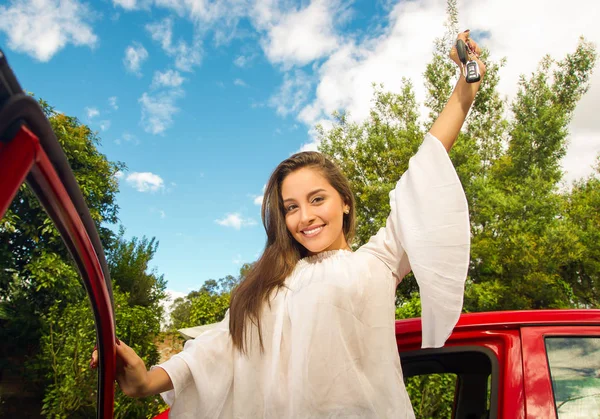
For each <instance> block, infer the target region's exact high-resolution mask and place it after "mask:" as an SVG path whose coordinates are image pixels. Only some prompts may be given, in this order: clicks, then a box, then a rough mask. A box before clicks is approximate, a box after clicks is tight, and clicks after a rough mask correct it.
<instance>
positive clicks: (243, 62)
mask: <svg viewBox="0 0 600 419" xmlns="http://www.w3.org/2000/svg"><path fill="white" fill-rule="evenodd" d="M250 60H251V57H247V56H245V55H240V56H238V57H237V58H236V59H235V60H233V64H235V65H236V66H238V67H240V68H244V67H246V66H247V65H248V63H249V62H250Z"/></svg>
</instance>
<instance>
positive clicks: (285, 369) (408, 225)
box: [92, 31, 485, 418]
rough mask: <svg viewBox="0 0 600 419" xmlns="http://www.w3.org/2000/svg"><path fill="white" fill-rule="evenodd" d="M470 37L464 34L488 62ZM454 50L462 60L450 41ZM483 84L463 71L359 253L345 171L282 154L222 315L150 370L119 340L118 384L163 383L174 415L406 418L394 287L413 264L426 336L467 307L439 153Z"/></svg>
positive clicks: (452, 188) (464, 229) (454, 212)
mask: <svg viewBox="0 0 600 419" xmlns="http://www.w3.org/2000/svg"><path fill="white" fill-rule="evenodd" d="M468 36H469V32H468V31H465V32H463V33H461V34H460V35H459V38H460V39H462V40H464V41H466V42H467V44H468V45H469V47H470V49H471V50H472V52H473V56H472V58H473V59H476V60H477V61H478V64H479V67H480V70H481V72H482V75H483V73H484V72H485V66H484V64H483V63H482V62H480V61H479V60H478V55H479V47H478V46H477V44H476V43H475V42H473V41H471V40H469V39H468ZM450 56H451V58H452V59H453V60H454V61H455V62H456V63H457V64H458V65H460V64H459V61H458V58H457V54H456V50H455V48H453V49H452V52H451V54H450ZM478 89H479V83H473V84H468V83H466V82H465V80H464V77H463V76H462V75H461V77H460V80H459V81H458V83H457V85H456V88H455V90H454V92H453V93H452V95H451V97H450V99H449V101H448V104H447V105H446V107H445V108H444V110H443V111H442V113H441V114H440V115H439V117H438V119H437V120H436V122H435V123H434V124H433V126H432V127H431V130H430V132H429V134H428V135H427V136H426V138H425V140H424V142H423V144H422V145H421V147H420V149H419V151H418V152H417V154H416V155H415V156H414V157H413V158H412V159H411V162H410V165H409V169H408V170H407V172H406V173H405V174H404V175H403V176H402V178H401V179H400V181H399V182H398V184H397V186H396V188H395V189H394V190H393V191H392V192H391V193H390V201H391V212H390V215H389V217H388V219H387V222H386V226H385V227H384V228H382V229H381V230H380V231H379V232H378V233H377V234H376V235H375V236H373V237H372V238H371V239H370V241H369V242H368V243H367V244H365V245H364V246H362V247H361V248H360V249H358V250H357V251H356V252H352V251H351V250H350V246H349V244H350V242H351V240H352V235H353V232H354V210H355V207H354V199H353V195H352V193H351V191H350V188H349V185H348V181H347V180H346V179H345V178H344V176H343V175H342V174H341V173H340V171H339V170H338V169H337V168H336V167H335V166H334V165H333V164H332V163H330V162H329V161H328V160H327V159H325V158H324V157H323V156H321V155H320V154H319V153H299V154H297V155H294V156H292V157H291V158H289V159H287V160H285V161H284V162H283V163H281V164H280V165H279V166H278V167H277V168H276V169H275V171H274V173H273V175H272V176H271V178H270V180H269V182H268V185H267V188H266V191H265V198H264V202H263V208H262V216H263V223H264V224H265V229H266V231H267V237H268V239H267V245H266V247H265V251H264V253H263V255H262V256H261V258H260V259H259V260H258V261H257V263H256V264H255V266H254V268H253V270H252V271H251V272H250V273H249V274H248V275H247V277H246V279H245V280H244V282H243V283H242V284H240V286H239V287H238V288H237V289H236V290H235V292H234V294H233V296H232V301H231V307H230V311H229V312H228V315H227V316H226V318H225V319H224V320H223V321H222V322H221V323H220V324H219V325H218V326H217V327H215V328H214V329H212V330H210V331H208V332H205V333H204V334H202V335H200V336H199V337H197V338H196V339H194V340H193V341H189V342H187V343H186V345H185V349H184V351H183V352H181V353H180V354H178V355H176V356H174V357H173V358H171V359H170V360H169V361H167V362H165V363H164V364H162V365H160V366H157V367H153V368H152V369H151V370H150V371H147V370H146V367H145V365H144V363H143V361H142V360H141V359H140V358H139V357H138V356H137V355H136V354H135V353H134V352H133V350H132V349H131V348H129V347H128V346H127V345H125V344H124V343H120V344H119V345H118V346H117V359H118V371H117V381H118V382H119V385H120V386H121V388H122V390H123V391H124V392H125V394H127V395H129V396H132V397H142V396H147V395H150V394H158V393H162V395H163V397H164V399H165V400H166V401H167V402H168V403H169V404H170V405H171V416H172V417H181V418H198V417H202V418H231V417H235V418H255V417H262V418H313V417H317V418H331V417H340V418H348V417H401V418H412V417H414V414H413V411H412V407H411V404H410V400H409V399H408V394H407V392H406V389H405V387H404V382H403V378H402V370H401V367H400V360H399V357H398V352H397V347H396V341H395V333H394V312H395V307H394V301H395V290H396V287H397V285H398V283H399V282H400V280H401V279H402V277H404V276H405V275H406V274H407V273H408V272H409V271H410V270H411V269H412V271H413V272H414V274H415V277H416V279H417V282H418V284H419V288H420V294H421V302H422V326H423V347H439V346H442V345H443V344H444V342H445V341H446V339H447V338H448V336H449V335H450V333H451V331H452V329H453V327H454V325H455V324H456V321H457V320H458V316H459V314H460V311H461V308H462V299H463V292H464V281H465V278H466V273H467V265H468V258H469V237H470V234H469V221H468V210H467V203H466V199H465V196H464V192H463V190H462V187H461V185H460V182H459V180H458V177H457V175H456V172H455V171H454V168H453V166H452V163H451V162H450V160H449V158H448V156H447V152H448V151H449V150H450V148H451V147H452V145H453V143H454V141H455V140H456V138H457V136H458V133H459V131H460V128H461V126H462V124H463V122H464V120H465V117H466V115H467V113H468V111H469V109H470V107H471V105H472V103H473V100H474V98H475V94H476V92H477V90H478ZM96 362H97V354H96V352H94V354H93V358H92V365H93V366H95V365H96Z"/></svg>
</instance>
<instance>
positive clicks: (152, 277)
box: [107, 227, 166, 310]
mask: <svg viewBox="0 0 600 419" xmlns="http://www.w3.org/2000/svg"><path fill="white" fill-rule="evenodd" d="M157 248H158V241H156V239H155V238H152V239H148V238H146V237H142V238H141V239H138V238H137V237H133V238H132V239H131V240H129V241H127V240H125V228H124V227H121V228H120V229H119V233H118V235H117V236H116V237H115V238H114V239H113V242H112V246H111V247H110V249H109V251H108V252H107V253H108V255H107V257H108V266H109V269H110V276H111V279H112V281H113V283H114V284H115V285H117V286H119V287H120V288H121V290H122V291H124V292H126V293H127V294H128V295H129V298H130V300H129V304H131V305H140V306H144V307H155V309H157V310H158V309H160V306H159V304H158V302H159V301H160V300H162V299H164V298H165V296H166V294H165V292H164V291H165V288H166V282H165V279H164V275H159V274H158V273H157V272H156V270H150V267H149V266H148V265H149V262H150V261H151V260H152V258H153V257H154V254H155V253H156V250H157Z"/></svg>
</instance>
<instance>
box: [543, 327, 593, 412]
mask: <svg viewBox="0 0 600 419" xmlns="http://www.w3.org/2000/svg"><path fill="white" fill-rule="evenodd" d="M545 343H546V351H547V354H548V363H549V365H550V376H551V378H552V389H553V391H554V402H555V404H556V412H557V416H558V417H559V418H560V419H571V418H573V419H574V418H593V417H596V418H597V417H598V414H599V412H600V337H574V336H573V337H547V338H546V339H545Z"/></svg>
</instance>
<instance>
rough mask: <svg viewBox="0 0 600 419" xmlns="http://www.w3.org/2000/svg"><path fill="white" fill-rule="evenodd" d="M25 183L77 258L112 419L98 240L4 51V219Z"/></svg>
mask: <svg viewBox="0 0 600 419" xmlns="http://www.w3.org/2000/svg"><path fill="white" fill-rule="evenodd" d="M23 182H26V183H27V185H28V187H29V188H31V190H32V191H33V192H34V193H35V194H36V196H37V197H38V199H39V201H40V203H41V204H42V206H43V207H44V209H45V210H46V212H47V213H48V215H49V216H50V218H51V219H52V221H53V222H54V224H55V226H56V228H57V230H58V231H59V232H60V234H61V237H62V239H63V241H64V242H65V245H66V246H67V248H68V249H69V252H70V253H71V255H72V256H73V259H74V261H75V264H76V266H77V268H78V270H79V272H80V274H81V277H82V279H83V283H84V285H85V288H86V290H87V293H88V296H89V298H90V300H91V304H92V307H93V310H94V317H95V323H96V335H97V341H98V350H99V358H100V368H98V371H99V380H98V410H97V412H98V414H97V417H98V418H112V416H113V404H114V378H115V325H114V311H113V306H112V288H111V283H110V276H109V272H108V266H107V264H106V259H105V257H104V251H103V249H102V245H101V244H100V238H99V236H98V232H97V231H96V228H95V225H94V223H93V221H92V218H91V216H90V213H89V210H88V208H87V206H86V204H85V202H84V200H83V196H82V194H81V191H80V189H79V186H78V185H77V182H76V180H75V177H74V176H73V172H72V171H71V168H70V166H69V163H68V162H67V159H66V157H65V154H64V152H63V150H62V149H61V147H60V145H59V143H58V141H57V139H56V136H55V135H54V133H53V132H52V129H51V127H50V124H49V122H48V120H47V119H46V117H45V116H44V113H43V112H42V110H41V108H40V106H39V105H38V103H37V102H36V101H35V100H34V99H33V98H32V97H30V96H29V95H27V94H25V93H24V92H23V89H22V88H21V86H20V85H19V83H18V82H17V79H16V77H15V75H14V74H13V72H12V70H11V68H10V67H9V66H8V62H7V60H6V57H5V55H4V54H3V52H2V51H1V50H0V218H2V217H3V216H4V214H5V213H6V210H7V209H8V207H9V206H10V204H11V202H12V200H13V198H14V197H15V195H16V193H17V191H18V190H19V187H20V186H21V184H22V183H23Z"/></svg>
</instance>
